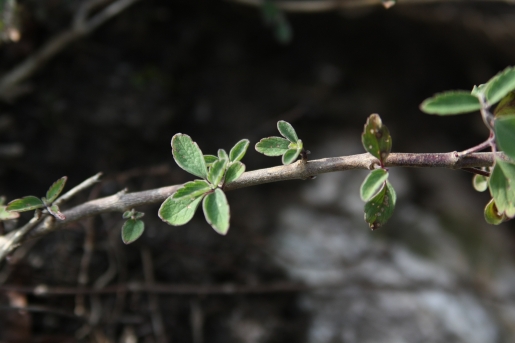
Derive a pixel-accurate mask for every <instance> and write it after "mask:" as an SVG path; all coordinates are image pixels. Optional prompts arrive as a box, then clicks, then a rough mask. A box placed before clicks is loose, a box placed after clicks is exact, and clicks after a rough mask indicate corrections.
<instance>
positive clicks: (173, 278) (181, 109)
mask: <svg viewBox="0 0 515 343" xmlns="http://www.w3.org/2000/svg"><path fill="white" fill-rule="evenodd" d="M80 5H81V2H80V1H67V0H53V1H49V0H47V1H35V0H26V1H19V9H18V12H17V18H18V21H19V22H18V27H19V32H20V39H19V40H17V41H16V42H9V40H8V39H7V40H6V41H4V43H3V45H2V46H0V61H1V62H0V69H1V71H2V73H3V74H4V75H5V73H7V72H8V71H9V70H12V68H14V66H16V65H17V64H18V63H19V62H21V61H22V60H24V59H25V58H28V57H30V56H33V55H34V54H35V53H36V52H37V51H38V49H39V48H40V47H41V46H42V45H43V44H44V43H45V42H47V41H48V40H49V39H51V38H52V37H55V35H57V34H59V33H60V32H63V31H65V30H67V29H68V28H69V27H70V22H71V21H72V18H73V16H74V15H75V13H76V12H77V10H78V8H79V6H80ZM283 14H284V15H285V18H287V21H288V23H289V25H290V27H291V30H292V37H291V40H290V41H288V42H284V41H280V40H279V39H278V37H277V36H276V35H274V28H273V27H270V26H267V25H266V21H265V20H264V18H263V13H262V10H261V8H259V7H252V6H247V5H243V4H241V3H238V2H230V1H212V0H211V1H200V0H199V1H165V0H142V1H139V2H137V3H135V4H134V5H133V6H131V7H130V8H128V9H127V10H125V11H123V12H121V13H120V14H118V15H117V16H115V17H114V18H113V19H112V20H110V21H108V22H107V23H106V24H104V25H103V26H101V27H99V28H98V29H97V30H95V31H94V32H92V33H90V34H89V35H85V36H84V37H81V38H80V39H77V40H76V41H75V42H74V43H72V44H69V45H68V46H67V47H66V48H65V49H64V50H62V51H61V52H60V53H59V54H57V55H56V56H55V57H54V58H52V59H51V60H50V61H49V62H48V63H47V64H45V65H44V66H42V67H41V68H39V70H38V71H37V72H36V73H35V74H34V75H33V76H31V77H30V78H28V79H27V80H26V81H25V82H24V83H23V84H21V85H20V87H18V89H17V90H16V92H15V93H16V95H17V96H16V97H10V98H5V99H4V101H3V102H2V103H1V104H0V195H5V196H6V197H7V199H8V200H12V199H14V198H17V197H21V196H24V195H29V194H34V195H42V194H44V193H45V191H46V189H47V188H48V186H49V185H50V184H51V183H52V182H53V181H55V180H57V179H58V178H59V177H61V176H63V175H67V176H68V177H69V180H68V185H67V189H69V188H70V187H72V186H74V185H76V184H78V183H80V182H81V181H83V180H84V179H86V178H87V177H89V176H91V175H93V174H96V173H97V172H99V171H102V172H103V173H104V177H103V180H104V181H103V182H102V183H100V184H99V185H97V186H95V187H93V188H92V189H91V190H88V191H86V192H84V193H83V194H80V195H79V196H77V197H76V199H74V200H73V201H71V202H70V203H69V204H68V205H67V206H73V205H76V204H80V203H82V202H84V201H87V200H88V199H93V198H98V197H102V196H107V195H111V194H114V193H116V192H118V191H120V190H122V189H124V188H125V187H127V188H128V189H129V191H139V190H146V189H151V188H157V187H161V186H166V185H172V184H177V183H182V182H185V181H188V180H191V175H188V174H187V173H186V172H184V171H182V170H181V169H179V168H178V167H177V166H176V165H175V163H174V162H173V159H172V155H171V152H170V150H171V149H170V139H171V137H172V136H173V134H175V133H178V132H182V133H187V134H189V135H191V136H192V137H193V139H194V140H195V141H197V142H198V143H199V145H200V147H201V148H202V150H203V151H204V153H215V152H216V150H217V149H218V148H225V149H230V147H231V146H232V145H233V144H234V143H235V142H236V141H238V140H239V139H241V138H248V139H250V140H251V145H253V144H255V143H256V142H257V141H258V140H259V139H260V138H262V137H266V136H270V135H276V134H277V133H276V128H275V124H276V122H277V120H280V119H284V120H287V121H289V122H291V123H292V124H293V125H294V127H295V128H296V129H297V132H298V134H299V136H300V138H301V139H302V140H303V141H304V144H305V146H306V148H307V149H309V150H311V152H312V154H311V155H310V158H313V159H316V158H322V157H331V156H341V155H348V154H355V153H361V152H363V149H362V147H361V145H360V144H361V143H360V134H361V131H362V128H363V125H364V123H365V120H366V118H367V117H368V116H369V115H370V114H371V113H379V114H380V115H381V117H382V119H383V122H384V123H385V124H386V125H387V126H388V127H389V129H390V131H391V134H392V137H393V150H394V151H396V152H447V151H453V150H464V149H466V148H469V147H471V146H473V145H475V144H477V143H479V142H481V141H483V140H484V139H485V138H486V135H487V130H486V129H485V128H484V127H483V125H482V122H481V119H480V117H479V115H468V116H455V117H448V118H440V117H434V116H429V115H425V114H423V113H421V112H420V111H419V109H418V105H419V103H420V102H421V101H422V100H424V99H425V98H427V97H429V96H431V95H432V94H433V93H435V92H438V91H443V90H448V89H470V88H471V87H472V85H474V84H480V83H483V82H485V81H487V80H488V79H489V78H490V77H491V76H493V75H494V74H495V73H497V72H498V71H500V70H502V69H504V68H505V67H506V66H508V65H512V64H513V61H514V59H515V44H514V43H515V36H514V34H513V32H515V28H514V26H515V24H514V23H515V7H513V6H510V5H508V4H504V3H502V2H499V3H497V2H495V3H494V2H490V1H484V2H479V3H474V4H468V3H452V4H446V3H445V2H436V1H435V3H432V4H425V5H421V4H409V3H408V4H403V3H400V4H397V5H395V6H393V7H392V8H390V9H388V10H386V9H384V8H383V7H382V6H381V5H379V4H378V5H366V6H358V7H356V8H352V9H349V8H340V9H335V10H331V11H324V12H309V13H299V12H283ZM244 163H245V164H246V165H247V170H252V169H258V168H265V167H269V166H273V165H277V164H280V160H279V159H278V158H267V157H264V156H262V155H259V154H258V153H257V152H255V151H253V150H249V152H248V153H247V155H246V156H245V159H244ZM365 175H366V173H365V172H357V171H356V172H355V171H352V172H345V173H333V174H327V175H321V176H319V177H318V178H316V179H315V180H306V181H289V182H283V183H277V184H268V185H263V186H259V187H253V188H245V189H241V190H237V191H234V192H230V193H228V198H229V203H230V205H231V210H232V213H231V229H230V231H229V234H228V235H227V236H226V237H221V236H219V235H218V234H216V233H215V232H214V231H213V230H212V229H211V228H210V227H209V225H208V224H206V223H205V220H204V218H203V216H202V215H201V214H200V213H198V214H197V215H196V216H195V218H194V219H193V220H192V221H191V222H190V223H189V224H187V225H186V226H184V227H178V228H176V227H171V226H168V225H166V224H165V223H163V222H162V221H161V220H160V219H159V218H158V217H157V209H158V206H149V207H148V208H138V209H137V210H138V211H144V212H145V213H146V216H145V217H144V219H145V224H146V231H145V233H144V235H143V236H142V238H140V239H139V240H138V241H136V242H135V243H133V244H131V245H128V246H126V245H124V244H123V243H122V242H121V239H120V228H121V225H122V223H123V220H122V218H121V213H120V214H119V213H109V214H105V215H102V216H99V217H95V218H91V219H88V220H85V221H82V222H78V223H74V224H72V225H69V226H68V227H67V228H66V229H64V230H60V231H58V232H54V233H51V234H48V235H47V236H45V237H43V238H41V239H38V240H31V241H29V242H27V243H26V244H25V245H23V246H22V247H20V248H19V249H18V250H17V251H16V252H15V253H14V254H13V255H12V256H10V258H9V260H8V262H7V263H3V264H2V265H1V269H0V341H1V342H127V343H128V342H185V343H187V342H193V343H202V342H206V343H211V342H213V343H215V342H228V343H232V342H243V343H258V342H310V343H325V342H327V343H329V342H330V343H336V342H338V343H339V342H341V343H354V342H356V343H358V342H359V343H375V342H381V343H389V342H392V343H393V342H396V343H397V342H410V343H411V342H435V343H436V342H442V343H443V342H445V343H452V342H467V343H476V342H477V343H485V342H513V341H515V292H514V291H513V289H514V287H513V286H514V285H515V265H514V251H513V238H514V234H513V229H514V228H515V227H514V224H513V223H511V222H510V223H506V224H503V225H501V226H499V227H493V226H489V225H487V224H486V223H485V222H484V220H483V218H482V216H483V215H482V209H483V207H484V205H485V204H486V202H487V201H488V200H489V199H488V198H489V197H488V195H487V194H480V193H476V192H474V191H473V189H472V187H471V175H470V174H467V173H464V172H460V171H451V170H427V169H426V170H417V169H394V168H392V169H391V181H392V183H393V185H394V187H395V189H396V190H397V193H398V203H397V208H396V210H395V212H394V215H393V217H392V219H391V220H390V222H389V223H388V224H387V225H386V226H385V227H383V228H381V229H380V230H378V231H374V232H371V231H370V230H369V229H368V227H367V225H366V223H365V222H364V221H363V203H362V201H361V200H360V198H359V186H360V184H361V182H362V180H363V178H364V177H365ZM28 218H30V215H29V216H23V217H22V218H21V219H20V223H23V222H24V221H25V220H28ZM4 230H9V226H8V225H6V227H5V228H4ZM153 282H155V283H156V284H158V285H160V286H161V288H159V289H157V288H155V289H154V291H151V292H143V291H139V290H137V289H131V288H130V286H131V285H134V284H135V283H147V285H152V283H153ZM34 287H36V288H35V289H34ZM48 290H52V292H50V293H49V292H48Z"/></svg>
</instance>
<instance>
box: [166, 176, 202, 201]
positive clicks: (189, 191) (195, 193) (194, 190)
mask: <svg viewBox="0 0 515 343" xmlns="http://www.w3.org/2000/svg"><path fill="white" fill-rule="evenodd" d="M210 190H211V186H210V185H209V183H207V182H206V181H204V180H195V181H190V182H186V183H185V184H184V185H183V186H182V187H181V188H179V189H178V190H177V191H175V193H174V194H173V198H174V199H180V198H182V197H189V198H190V199H191V200H193V199H195V198H197V197H199V196H201V195H202V194H204V193H206V192H209V191H210Z"/></svg>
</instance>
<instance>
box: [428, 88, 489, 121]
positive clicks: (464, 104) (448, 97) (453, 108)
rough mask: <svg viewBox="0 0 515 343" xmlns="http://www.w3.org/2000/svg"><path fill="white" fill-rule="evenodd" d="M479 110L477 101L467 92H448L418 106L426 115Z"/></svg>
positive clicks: (436, 95) (479, 106)
mask: <svg viewBox="0 0 515 343" xmlns="http://www.w3.org/2000/svg"><path fill="white" fill-rule="evenodd" d="M479 109H481V105H480V103H479V100H478V98H477V97H475V96H474V95H472V94H470V92H468V91H449V92H445V93H439V94H435V95H434V96H433V97H431V98H429V99H426V100H424V102H422V104H420V110H421V111H422V112H425V113H428V114H438V115H453V114H462V113H468V112H474V111H478V110H479Z"/></svg>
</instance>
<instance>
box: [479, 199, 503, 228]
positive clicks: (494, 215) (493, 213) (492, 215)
mask: <svg viewBox="0 0 515 343" xmlns="http://www.w3.org/2000/svg"><path fill="white" fill-rule="evenodd" d="M484 214H485V220H486V222H487V223H488V224H493V225H499V224H501V223H502V222H503V221H504V220H506V219H507V218H506V217H505V216H504V214H499V211H498V210H497V206H495V201H494V199H492V200H490V201H489V202H488V204H486V207H485V212H484Z"/></svg>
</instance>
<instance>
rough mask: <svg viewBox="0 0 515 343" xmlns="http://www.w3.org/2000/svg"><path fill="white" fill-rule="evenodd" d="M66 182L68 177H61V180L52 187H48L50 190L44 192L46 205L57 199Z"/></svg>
mask: <svg viewBox="0 0 515 343" xmlns="http://www.w3.org/2000/svg"><path fill="white" fill-rule="evenodd" d="M66 180H68V177H66V176H63V177H62V178H60V179H59V180H57V181H56V182H54V183H53V184H52V186H50V188H49V189H48V191H47V192H46V200H47V203H49V204H51V203H53V202H54V200H55V199H57V197H58V196H59V194H61V192H62V191H63V188H64V185H65V184H66Z"/></svg>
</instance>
